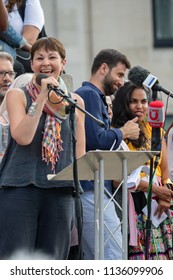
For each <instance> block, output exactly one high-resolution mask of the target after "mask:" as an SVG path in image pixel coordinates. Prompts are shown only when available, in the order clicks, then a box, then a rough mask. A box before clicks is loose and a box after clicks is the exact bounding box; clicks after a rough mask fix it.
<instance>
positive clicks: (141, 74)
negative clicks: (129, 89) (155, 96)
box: [128, 65, 173, 98]
mask: <svg viewBox="0 0 173 280" xmlns="http://www.w3.org/2000/svg"><path fill="white" fill-rule="evenodd" d="M128 79H129V80H130V81H131V82H132V83H133V84H134V85H136V86H137V87H143V88H144V89H145V90H146V91H147V92H149V93H152V90H154V91H163V92H164V93H166V94H167V95H169V96H171V97H172V98H173V94H172V93H171V92H170V91H168V90H167V89H165V88H164V87H162V86H161V85H160V84H159V82H158V78H157V77H156V76H154V75H152V74H151V73H150V72H149V71H148V70H147V69H144V68H143V67H141V66H138V65H137V66H134V67H133V68H131V69H130V71H129V74H128Z"/></svg>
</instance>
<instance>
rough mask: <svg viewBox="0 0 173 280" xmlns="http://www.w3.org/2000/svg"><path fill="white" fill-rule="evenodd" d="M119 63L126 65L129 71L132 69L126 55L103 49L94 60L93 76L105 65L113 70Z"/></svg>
mask: <svg viewBox="0 0 173 280" xmlns="http://www.w3.org/2000/svg"><path fill="white" fill-rule="evenodd" d="M119 62H120V63H122V64H124V65H125V66H126V68H127V69H130V67H131V66H130V62H129V61H128V59H127V57H126V56H125V55H124V54H122V53H121V52H119V51H117V50H114V49H103V50H101V51H100V52H99V53H98V54H97V55H96V57H95V58H94V61H93V65H92V67H91V74H95V73H96V72H97V71H98V69H99V68H100V66H101V65H102V64H103V63H106V64H107V65H108V67H109V68H110V69H112V68H113V67H115V66H116V65H117V64H118V63H119Z"/></svg>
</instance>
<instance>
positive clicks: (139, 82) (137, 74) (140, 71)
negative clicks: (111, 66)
mask: <svg viewBox="0 0 173 280" xmlns="http://www.w3.org/2000/svg"><path fill="white" fill-rule="evenodd" d="M149 74H150V72H149V71H148V70H147V69H144V68H143V67H141V66H138V65H137V66H134V67H133V68H131V69H130V70H129V73H128V79H129V81H130V82H132V83H133V84H134V85H135V86H137V87H143V82H144V80H145V79H146V78H147V76H148V75H149Z"/></svg>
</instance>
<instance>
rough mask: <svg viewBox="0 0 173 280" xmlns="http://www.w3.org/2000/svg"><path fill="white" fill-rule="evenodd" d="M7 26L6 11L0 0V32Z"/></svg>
mask: <svg viewBox="0 0 173 280" xmlns="http://www.w3.org/2000/svg"><path fill="white" fill-rule="evenodd" d="M7 28H8V12H7V9H6V7H5V5H4V2H3V0H0V32H2V31H6V30H7Z"/></svg>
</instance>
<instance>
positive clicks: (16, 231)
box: [0, 0, 173, 260]
mask: <svg viewBox="0 0 173 280" xmlns="http://www.w3.org/2000/svg"><path fill="white" fill-rule="evenodd" d="M35 7H37V9H36V8H35ZM21 9H24V10H25V13H24V16H23V14H22V11H21ZM0 14H1V17H0V34H1V35H0V46H1V50H0V103H1V105H0V162H1V163H0V205H1V206H0V228H1V231H0V259H10V258H11V257H12V256H13V255H15V252H18V251H19V250H24V251H26V252H29V253H33V252H36V253H37V254H38V255H39V256H40V254H44V258H47V259H59V260H66V259H69V258H70V259H73V257H74V258H75V257H76V255H77V254H76V253H75V254H74V256H73V255H70V252H71V249H70V248H72V247H73V245H74V244H75V245H80V246H81V248H82V259H85V260H92V259H94V258H95V255H94V254H95V239H94V237H95V235H94V223H95V217H94V181H92V180H88V181H87V180H85V181H82V180H81V181H80V190H81V191H80V200H81V206H82V232H81V235H82V244H79V242H80V240H79V239H78V237H79V236H78V235H77V233H78V231H77V230H76V229H77V226H78V224H77V223H76V208H75V193H76V184H75V182H74V180H70V181H69V180H65V181H64V180H48V178H47V175H48V174H57V173H59V172H60V171H61V170H63V169H64V168H65V167H67V166H68V165H70V164H71V163H73V162H74V143H73V141H72V139H74V136H75V142H76V150H75V152H76V158H77V159H79V158H80V157H82V156H83V155H84V154H85V153H86V152H88V151H91V150H117V149H124V150H128V151H150V150H151V137H152V128H151V127H150V125H149V123H148V121H147V110H148V103H149V101H148V96H147V93H146V91H145V89H144V88H143V87H142V86H137V85H135V84H134V83H132V82H131V81H129V80H127V81H126V80H125V77H126V74H127V72H128V71H131V69H133V68H131V64H130V62H129V60H128V58H127V57H126V55H124V54H123V53H121V52H120V51H118V50H115V49H110V48H107V49H103V50H101V51H100V52H99V53H98V54H97V55H96V56H95V58H94V60H93V63H92V66H91V76H90V79H89V81H85V82H83V83H82V86H81V87H79V88H78V89H76V90H75V91H74V93H71V92H69V90H68V88H67V86H66V84H65V82H64V81H63V79H62V77H61V74H62V73H63V71H64V68H65V65H66V50H65V47H64V45H63V44H62V43H61V42H60V41H59V40H58V39H56V38H53V37H47V36H46V33H45V31H44V14H43V10H42V8H41V5H40V1H39V0H26V1H22V0H16V1H11V0H8V1H3V0H0ZM30 15H32V17H31V16H30ZM2 16H3V18H4V21H2V23H1V19H2ZM41 32H42V35H40V34H41ZM31 34H32V36H31ZM40 37H41V38H40ZM9 38H10V39H9ZM19 50H20V51H21V52H20V51H19ZM22 52H27V54H28V57H29V59H28V60H27V64H26V60H25V62H23V60H21V59H19V53H20V54H22ZM20 67H21V68H22V69H23V70H22V71H20V70H19V68H20ZM25 73H27V74H28V73H30V75H29V76H27V78H26V76H25V75H27V74H25ZM16 77H17V79H19V78H20V83H17V82H15V81H16V79H15V78H16ZM19 84H20V85H19ZM53 88H56V89H61V91H62V92H63V94H64V97H62V96H59V95H57V94H56V93H55V92H54V90H52V89H53ZM69 98H70V99H72V100H74V101H75V102H77V104H78V105H79V106H80V107H81V109H83V110H84V109H85V110H86V111H88V112H89V113H90V114H92V115H93V116H94V117H95V118H97V119H98V120H100V121H102V122H103V123H104V127H103V126H100V125H99V124H98V122H95V120H94V119H93V118H89V117H88V116H85V114H84V113H83V112H82V110H80V109H79V108H75V120H74V122H75V130H74V131H73V126H72V120H71V118H70V114H69V113H68V111H67V107H68V108H69V103H68V100H69ZM14 104H15V106H14ZM2 105H3V109H2ZM73 109H74V108H73ZM160 131H161V135H162V139H161V143H162V145H161V152H160V157H159V160H158V157H157V164H155V167H156V168H155V170H154V175H153V179H152V200H151V205H152V211H153V217H155V218H154V219H153V221H152V225H151V229H150V234H151V238H150V243H149V248H148V250H149V259H172V258H173V240H172V230H173V226H172V224H173V210H172V207H171V206H172V204H171V202H172V198H173V165H172V162H173V161H172V156H171V154H172V148H173V124H172V125H171V126H170V127H169V129H168V130H167V132H166V134H165V130H164V129H160ZM75 132H76V133H75ZM165 139H166V140H165ZM154 160H155V158H154ZM137 170H138V169H137ZM149 170H150V162H147V163H145V162H144V163H143V166H141V167H140V166H139V170H138V173H137V180H136V184H134V185H133V186H132V187H131V188H130V189H128V194H129V198H130V199H131V202H132V203H128V205H129V222H128V224H127V227H128V228H129V240H128V241H129V246H128V258H129V259H130V260H135V259H142V260H144V259H145V258H146V252H145V250H146V234H145V231H146V219H147V213H146V208H147V192H148V191H149V189H150V187H151V186H150V183H151V182H150V181H149V179H150V178H149ZM115 173H116V170H115ZM129 177H130V174H129ZM119 183H120V182H117V181H116V180H115V181H112V180H105V181H104V188H105V193H104V205H106V207H105V211H104V221H105V224H106V225H107V226H105V227H104V240H105V246H104V258H105V259H106V260H121V259H122V242H123V240H122V228H121V218H120V217H119V215H118V213H117V210H116V207H115V203H114V201H113V200H110V196H111V195H112V194H113V193H114V191H115V188H116V187H117V185H118V184H119ZM119 199H121V198H119ZM130 207H131V208H130ZM130 215H131V216H130ZM110 231H111V232H112V233H113V234H112V235H110ZM74 240H77V241H75V242H74V243H73V241H74Z"/></svg>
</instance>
